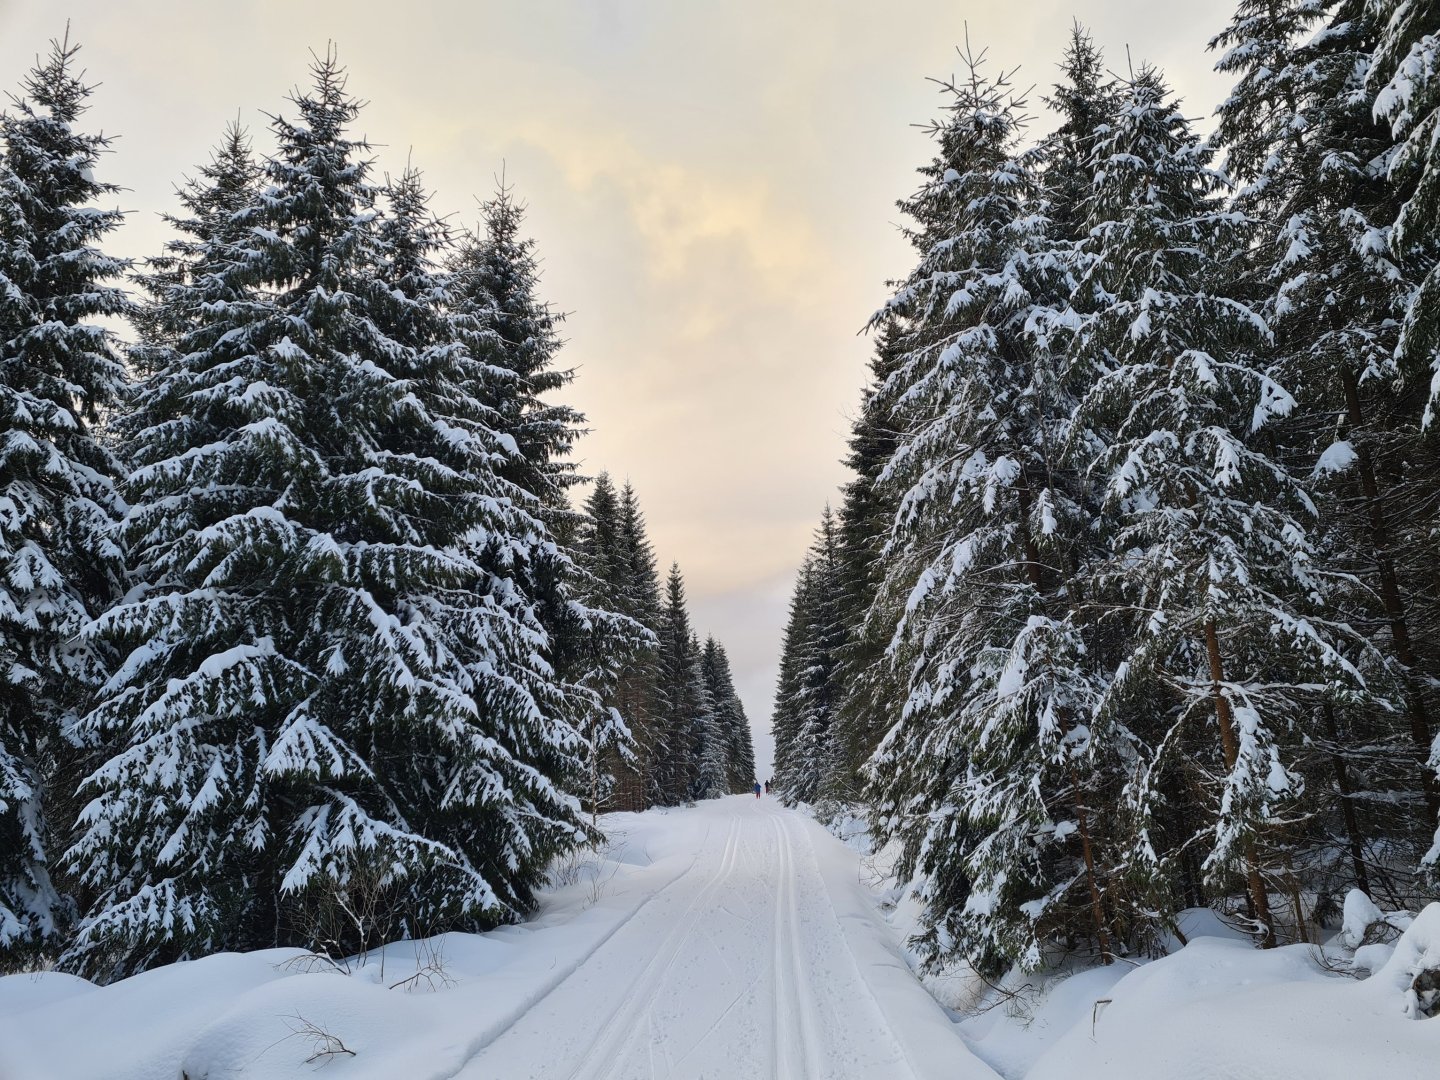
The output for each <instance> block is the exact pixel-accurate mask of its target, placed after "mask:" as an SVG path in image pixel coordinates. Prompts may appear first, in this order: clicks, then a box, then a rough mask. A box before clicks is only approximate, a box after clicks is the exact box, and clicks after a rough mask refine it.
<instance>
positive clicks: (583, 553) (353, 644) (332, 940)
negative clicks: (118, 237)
mask: <svg viewBox="0 0 1440 1080" xmlns="http://www.w3.org/2000/svg"><path fill="white" fill-rule="evenodd" d="M76 53H77V49H76V48H75V47H74V46H73V45H71V44H70V43H69V41H68V37H67V39H66V40H65V41H64V42H61V43H57V44H55V45H54V47H53V48H52V50H51V52H50V53H49V55H48V56H47V57H45V58H44V59H43V60H41V61H40V62H39V64H38V66H37V67H36V68H35V70H33V71H32V72H31V73H30V74H29V76H28V77H27V78H26V79H25V80H24V82H23V84H22V86H21V87H20V88H19V91H18V92H17V93H16V94H15V95H14V97H13V98H12V102H11V105H10V106H9V107H8V108H7V109H6V110H5V111H4V113H3V114H0V971H3V970H7V969H20V968H25V967H30V966H35V965H40V964H45V963H50V962H54V963H58V964H59V965H60V966H61V967H62V968H65V969H67V970H73V971H78V972H83V973H85V974H86V975H88V976H90V977H92V978H98V979H101V980H106V979H113V978H117V977H121V976H124V975H127V974H130V973H133V972H136V971H140V970H143V969H145V968H147V967H150V966H153V965H155V964H159V963H165V962H169V961H173V960H178V959H184V958H188V957H195V956H200V955H204V954H206V953H210V952H215V951H218V950H229V949H249V948H259V947H266V946H272V945H300V946H303V947H306V948H312V949H316V950H319V951H322V952H327V953H329V954H330V955H341V956H343V955H345V954H346V952H348V951H353V950H355V949H364V948H366V947H368V946H371V945H373V944H376V943H379V942H382V941H386V940H391V939H395V938H399V937H413V936H421V935H425V934H431V933H435V932H439V931H443V930H448V929H484V928H486V927H491V926H494V925H496V924H498V923H502V922H508V921H513V920H515V919H518V918H520V917H522V916H524V915H525V914H526V913H527V912H528V911H529V910H530V909H531V907H532V905H533V902H534V898H535V891H536V889H537V887H539V886H540V885H541V884H542V883H543V881H544V877H545V873H546V868H547V866H548V865H549V864H550V863H551V861H552V860H553V859H554V858H555V857H556V856H557V855H561V854H564V853H565V852H567V851H570V850H572V849H574V848H576V847H577V846H580V845H584V844H588V843H590V842H592V841H594V840H596V839H597V838H598V836H599V832H598V830H597V827H596V821H595V816H594V815H595V814H596V813H597V812H598V811H602V810H608V809H631V810H640V809H644V808H646V807H649V806H654V805H676V804H680V803H685V802H688V801H691V800H695V799H703V798H709V797H713V796H717V795H722V794H726V793H729V792H733V791H739V790H747V789H748V788H749V786H750V785H751V783H752V782H753V773H754V762H753V753H752V750H751V743H750V733H749V727H748V722H747V720H746V717H745V714H744V710H743V709H742V708H741V705H740V702H739V699H738V698H737V696H736V694H735V689H734V686H733V684H732V680H731V674H730V668H729V663H728V660H727V658H726V654H725V650H724V648H723V647H722V646H721V645H720V644H719V643H718V642H716V641H714V640H713V639H711V640H707V641H704V642H702V641H701V640H700V638H699V637H698V636H697V634H696V632H695V631H694V629H692V626H691V618H690V614H689V612H688V609H687V605H686V597H685V587H684V582H683V579H682V577H681V575H680V571H679V568H678V567H672V569H671V570H670V573H669V577H668V579H667V580H666V581H665V582H664V583H663V585H662V582H661V581H660V578H659V575H658V574H657V570H656V560H655V555H654V552H653V549H652V547H651V544H650V542H649V539H648V537H647V533H646V525H645V519H644V515H643V513H642V512H641V509H640V505H639V501H638V498H637V496H636V494H635V492H634V491H633V490H632V489H631V488H630V487H629V486H628V485H626V486H625V487H623V488H621V489H619V490H617V488H616V486H615V485H614V484H613V483H612V482H611V481H610V479H609V478H608V477H607V476H604V475H602V476H599V477H598V478H595V479H594V480H593V482H591V481H588V480H587V479H586V478H584V477H582V476H581V475H580V474H579V473H578V471H577V469H576V466H575V465H574V463H573V460H572V457H571V451H572V448H573V446H574V444H575V441H576V439H577V438H578V437H579V436H580V434H581V431H582V428H581V425H582V424H583V418H582V417H581V416H579V415H578V414H577V413H576V412H575V411H574V410H573V409H570V408H568V407H566V406H565V405H564V404H562V403H560V402H558V401H557V400H556V395H557V394H560V393H563V391H564V388H565V387H566V386H567V384H568V383H569V382H570V381H571V378H572V373H571V372H570V371H569V370H567V369H566V368H565V367H564V366H562V365H561V363H560V353H561V345H562V341H561V338H560V336H559V323H560V316H559V315H558V314H557V313H556V312H555V311H553V310H552V309H551V308H550V307H549V306H548V305H547V304H546V303H545V301H544V300H542V298H541V296H540V281H539V269H538V261H537V256H536V253H535V250H534V245H533V243H532V242H531V241H530V240H529V239H528V238H527V237H526V233H525V228H524V214H523V207H522V204H521V203H520V202H518V201H517V199H516V198H515V196H514V194H513V193H512V191H511V190H510V189H509V188H507V187H504V186H503V185H502V186H501V187H500V189H499V190H497V191H496V192H495V194H494V195H493V197H491V198H490V199H488V200H486V201H484V202H483V203H482V204H481V207H480V218H481V221H480V224H479V225H478V226H477V227H476V228H475V229H474V230H473V231H471V230H463V229H456V228H454V227H453V226H451V225H450V224H448V223H447V221H446V219H444V218H442V217H440V216H438V215H437V214H435V213H434V212H433V211H432V210H431V208H430V197H429V194H428V192H427V190H426V187H425V184H424V181H423V179H422V177H421V174H420V173H419V172H418V171H417V170H415V169H413V168H410V167H407V168H406V169H405V170H404V171H402V172H400V173H398V174H397V175H393V176H392V175H390V174H388V173H385V174H382V173H381V172H380V171H379V169H378V166H377V163H376V161H375V158H374V156H373V155H372V152H371V149H370V147H369V146H368V145H367V144H366V142H365V141H364V140H363V139H362V138H360V137H359V136H357V135H356V134H355V133H354V131H355V125H356V122H357V118H358V116H359V112H360V104H359V102H358V100H357V99H356V98H355V97H353V96H352V95H351V94H350V93H349V91H348V90H347V88H346V78H345V73H344V70H343V69H342V68H341V67H340V66H339V64H338V62H337V60H336V57H335V55H334V54H333V52H332V53H329V54H327V55H325V56H323V57H320V58H318V59H317V60H316V61H315V64H314V66H313V70H312V71H311V79H310V82H309V85H308V86H307V87H305V88H304V89H302V90H297V91H296V92H295V94H294V96H293V97H292V98H291V99H290V101H289V103H288V106H287V107H286V108H285V109H284V111H283V115H277V116H276V117H274V119H273V121H272V123H271V125H270V132H269V145H268V148H266V149H265V150H264V151H263V152H257V151H256V149H255V148H254V146H253V144H252V140H251V138H250V136H249V135H248V134H247V133H246V132H245V131H244V130H242V129H240V128H239V127H238V126H235V127H231V128H230V129H229V130H227V131H226V132H225V133H224V134H223V137H222V138H221V140H220V142H219V145H218V147H217V148H216V149H215V151H214V153H213V156H212V158H211V159H210V160H209V161H208V162H207V163H205V164H204V165H202V166H200V167H199V169H198V171H197V172H196V174H195V175H194V177H192V178H188V179H185V180H184V182H183V183H182V185H181V186H180V188H179V189H178V193H177V194H178V200H177V203H176V206H175V209H174V211H173V214H172V215H171V216H170V217H169V218H168V223H169V225H170V226H171V229H172V233H173V239H172V240H171V241H170V242H169V243H168V244H167V245H166V247H165V250H164V251H163V252H160V253H158V254H156V255H155V256H154V257H153V258H150V259H147V260H144V261H142V262H134V263H132V262H130V261H127V260H125V259H122V258H119V257H117V256H115V255H114V254H109V253H107V251H106V245H107V244H109V243H112V242H113V236H112V234H113V233H114V231H115V230H116V229H117V228H118V227H119V226H120V224H121V222H122V211H121V210H119V209H105V208H103V205H102V204H107V203H110V202H111V201H113V199H114V198H115V197H116V196H117V195H118V194H119V189H117V188H116V187H115V186H113V185H111V184H108V183H106V182H105V181H104V180H102V179H99V178H98V175H99V174H100V173H101V172H102V166H103V164H104V158H105V155H106V154H107V152H109V150H110V140H109V139H108V138H107V137H104V136H101V135H98V134H90V133H86V131H85V129H84V127H83V122H82V117H83V114H84V112H85V109H86V105H87V101H88V100H89V98H90V96H91V94H92V90H91V88H90V87H89V86H87V84H86V83H85V82H84V80H83V75H82V73H81V72H80V71H79V70H78V67H77V60H76ZM587 483H588V484H589V487H588V493H587V495H586V497H585V498H584V499H583V505H576V503H577V501H579V500H578V496H579V493H580V492H582V491H586V490H587V489H586V487H585V485H586V484H587Z"/></svg>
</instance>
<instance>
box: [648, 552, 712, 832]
mask: <svg viewBox="0 0 1440 1080" xmlns="http://www.w3.org/2000/svg"><path fill="white" fill-rule="evenodd" d="M659 638H660V649H659V656H658V659H657V665H656V666H657V669H658V675H659V680H658V688H657V689H658V693H657V696H658V698H659V702H658V706H659V725H658V726H659V728H660V733H661V743H662V745H661V746H660V747H658V748H657V749H658V750H659V751H660V753H659V756H658V757H657V758H656V760H655V763H654V767H653V768H654V774H655V777H654V786H655V801H656V802H658V803H660V804H661V805H663V806H678V805H680V804H681V803H683V802H685V801H687V800H689V799H691V798H694V792H695V789H696V782H697V779H698V777H699V767H700V761H699V760H698V759H697V757H696V750H697V749H698V748H699V746H700V739H701V738H702V737H703V733H704V729H705V726H706V725H707V724H708V718H709V708H708V705H709V703H708V702H707V701H706V698H705V693H704V689H705V683H704V675H703V673H702V671H701V669H700V650H699V643H698V642H697V641H696V640H695V635H694V633H693V632H692V631H691V629H690V612H689V610H688V609H687V608H686V605H685V580H684V578H683V577H682V576H681V574H680V567H679V565H678V564H674V563H672V564H671V566H670V574H669V577H668V578H667V579H666V583H665V603H664V607H663V609H662V611H661V618H660V634H659Z"/></svg>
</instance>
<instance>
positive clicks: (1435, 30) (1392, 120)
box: [1369, 0, 1440, 428]
mask: <svg viewBox="0 0 1440 1080" xmlns="http://www.w3.org/2000/svg"><path fill="white" fill-rule="evenodd" d="M1369 8H1370V12H1371V14H1372V16H1373V17H1374V18H1375V19H1376V20H1377V21H1378V22H1379V23H1380V26H1381V31H1380V36H1379V40H1378V42H1377V43H1376V48H1375V52H1374V58H1373V62H1372V66H1371V70H1370V78H1371V85H1372V88H1374V90H1375V92H1376V97H1375V115H1376V116H1377V117H1379V118H1382V119H1384V120H1387V121H1388V122H1389V124H1390V129H1391V132H1392V134H1393V135H1394V137H1395V139H1396V147H1395V150H1394V153H1393V154H1392V155H1390V156H1389V157H1388V160H1387V161H1386V165H1387V166H1388V169H1389V175H1390V179H1391V181H1392V182H1393V183H1394V184H1395V185H1396V186H1397V187H1398V189H1399V196H1400V206H1399V212H1398V213H1397V215H1396V217H1395V220H1394V222H1393V225H1392V228H1391V231H1390V246H1391V250H1392V251H1393V252H1394V254H1395V256H1396V258H1397V260H1398V261H1399V262H1400V264H1401V265H1402V266H1403V267H1404V269H1405V271H1406V275H1407V277H1408V278H1409V280H1411V281H1413V282H1415V283H1416V284H1415V286H1414V288H1413V290H1412V291H1411V293H1410V295H1409V296H1408V297H1407V298H1406V311H1405V323H1404V326H1403V327H1402V330H1401V334H1400V341H1399V344H1398V347H1397V355H1398V357H1399V359H1400V361H1401V365H1402V372H1403V374H1404V375H1405V376H1406V377H1407V378H1411V379H1414V380H1415V381H1416V382H1419V383H1420V384H1421V385H1426V384H1428V396H1426V397H1425V399H1424V400H1425V404H1424V411H1423V416H1422V423H1423V425H1424V426H1425V427H1427V428H1428V427H1429V426H1430V425H1431V424H1432V423H1433V422H1434V420H1435V417H1436V409H1437V406H1440V224H1437V219H1440V145H1437V143H1440V9H1437V8H1436V6H1435V5H1434V4H1433V3H1430V2H1428V0H1369Z"/></svg>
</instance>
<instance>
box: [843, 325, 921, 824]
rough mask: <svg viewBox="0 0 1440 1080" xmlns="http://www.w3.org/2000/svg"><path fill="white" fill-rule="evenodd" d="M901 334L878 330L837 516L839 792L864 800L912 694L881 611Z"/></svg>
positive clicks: (889, 617)
mask: <svg viewBox="0 0 1440 1080" xmlns="http://www.w3.org/2000/svg"><path fill="white" fill-rule="evenodd" d="M898 336H899V335H898V332H897V330H896V328H895V324H894V322H893V321H891V320H886V321H885V322H883V323H882V324H881V325H880V327H879V328H878V329H877V331H876V333H875V349H874V352H873V354H872V355H871V358H870V383H869V385H868V386H867V387H866V389H865V393H864V396H863V398H862V400H861V404H860V411H859V413H858V414H857V416H856V417H855V421H854V423H853V424H852V426H851V433H850V443H849V447H850V453H849V455H848V456H847V457H846V458H845V465H846V467H847V468H849V469H850V470H851V471H852V472H853V473H854V474H855V475H854V477H853V478H852V479H851V480H849V481H848V482H847V483H846V484H845V485H844V487H843V488H842V489H841V501H840V509H839V511H838V513H837V517H838V522H837V526H836V528H837V537H836V551H837V558H838V560H839V576H840V590H841V614H840V618H841V622H842V623H843V625H844V627H845V643H844V646H843V647H842V649H841V650H840V668H839V671H838V672H837V676H836V677H837V680H838V683H839V687H840V701H839V705H838V707H837V710H836V719H835V725H836V731H835V739H836V755H837V771H836V775H835V776H834V777H833V778H832V781H833V784H834V786H835V789H836V794H837V795H843V793H845V792H850V793H851V794H852V798H858V795H859V790H860V785H861V777H860V769H861V767H862V766H863V765H864V763H865V762H866V761H867V760H868V759H869V757H870V755H871V753H872V752H874V750H875V747H876V745H877V744H878V743H879V742H880V738H881V736H882V735H883V734H884V733H885V732H886V731H887V730H888V729H889V727H890V725H891V723H892V722H893V718H894V717H896V716H898V715H899V713H900V707H901V706H902V705H903V704H904V701H905V694H904V690H903V688H902V686H901V685H900V683H899V682H898V681H897V679H896V678H895V671H894V669H893V668H892V666H891V665H890V664H889V662H888V661H886V659H885V648H886V646H887V645H889V643H890V636H891V633H892V632H893V629H894V626H895V618H896V613H895V612H891V611H886V612H883V613H881V612H874V615H873V617H871V612H872V610H873V607H874V604H875V599H876V596H877V594H878V592H879V588H880V581H881V578H882V576H883V573H884V562H883V560H882V559H881V551H882V550H883V549H884V546H885V537H886V536H887V535H888V533H889V528H890V522H891V520H892V519H893V518H894V516H895V507H894V506H893V505H891V504H890V503H889V502H888V501H882V499H881V498H880V496H879V494H878V492H877V490H876V480H877V479H878V478H879V476H880V473H881V472H882V471H883V470H884V468H885V466H886V465H887V464H889V461H890V456H891V455H892V454H893V453H894V452H895V445H896V441H897V433H896V431H895V430H894V428H893V427H892V425H891V423H890V420H889V417H888V416H886V415H885V408H884V404H883V402H882V399H881V396H880V391H881V389H882V388H883V387H884V385H885V382H886V380H887V379H889V377H890V374H891V373H892V372H893V371H894V370H895V362H896V342H897V339H898Z"/></svg>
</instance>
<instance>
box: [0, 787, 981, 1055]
mask: <svg viewBox="0 0 1440 1080" xmlns="http://www.w3.org/2000/svg"><path fill="white" fill-rule="evenodd" d="M608 827H609V831H610V833H611V836H612V845H611V851H610V852H609V857H608V859H607V860H605V861H603V862H597V863H595V864H593V865H591V866H588V867H587V866H585V865H581V866H578V867H577V868H576V869H575V874H574V876H575V877H576V878H577V879H578V880H576V881H575V882H574V883H573V884H571V885H569V886H568V887H566V888H562V889H559V890H557V891H556V892H555V893H553V894H552V895H551V896H550V897H549V898H548V900H547V907H546V910H545V911H543V912H542V913H541V915H540V917H539V918H538V919H537V920H536V921H535V922H534V923H532V924H530V925H528V926H525V927H512V928H506V929H503V930H500V931H497V932H496V933H493V934H487V935H480V936H476V935H463V934H452V935H446V936H445V937H443V938H439V939H435V941H434V943H433V947H417V945H416V944H415V943H400V944H397V945H394V946H391V947H390V948H388V949H387V950H385V951H384V952H383V953H377V954H372V955H371V956H369V957H367V958H366V960H365V962H364V963H363V964H359V965H352V966H351V970H350V971H349V973H341V972H336V971H326V970H315V968H316V965H315V964H314V963H313V962H309V961H307V960H305V959H304V958H303V957H302V958H300V960H299V961H298V962H297V955H298V954H296V953H295V952H294V951H293V950H272V951H270V952H264V953H253V954H248V955H245V956H235V955H228V956H218V957H211V958H207V959H205V960H201V961H196V962H193V963H186V964H176V965H172V966H171V967H168V968H162V969H159V970H156V971H152V972H148V973H146V974H145V975H142V976H139V977H136V978H133V979H128V980H125V981H124V982H121V983H117V984H115V985H113V986H109V987H103V988H98V989H97V988H93V987H91V986H90V985H89V984H87V983H84V982H81V981H79V980H74V979H71V978H69V977H68V976H61V975H45V976H41V977H39V978H38V979H37V978H36V977H32V976H12V977H10V978H7V979H0V1076H3V1077H4V1078H5V1080H41V1078H44V1080H82V1078H83V1080H91V1078H99V1077H105V1078H107V1080H109V1078H114V1080H127V1078H128V1080H151V1078H154V1080H175V1077H177V1076H179V1075H180V1074H181V1070H182V1069H183V1070H184V1072H185V1074H186V1075H188V1076H189V1077H190V1080H202V1078H205V1080H221V1078H238V1077H277V1078H278V1077H290V1076H313V1075H314V1071H315V1068H316V1067H317V1065H322V1064H323V1065H324V1067H325V1073H326V1075H330V1076H334V1077H367V1078H372V1077H373V1078H382V1077H384V1078H392V1077H398V1076H405V1077H409V1078H415V1080H426V1078H437V1080H438V1078H441V1077H445V1078H449V1077H459V1078H464V1080H485V1078H502V1077H503V1078H504V1080H522V1078H525V1077H534V1078H545V1080H550V1078H558V1080H572V1078H573V1080H581V1078H584V1080H601V1078H610V1080H622V1078H627V1077H645V1078H650V1077H673V1078H676V1080H681V1078H695V1080H699V1078H709V1080H724V1078H730V1077H739V1076H745V1077H777V1078H784V1080H803V1078H815V1080H820V1078H825V1080H829V1078H836V1080H840V1078H844V1080H851V1078H854V1080H910V1078H917V1080H930V1078H935V1080H939V1078H940V1077H946V1078H949V1080H993V1078H994V1077H995V1076H996V1074H995V1073H994V1072H993V1071H992V1070H991V1069H990V1068H989V1067H988V1066H986V1065H984V1064H982V1063H981V1062H980V1061H979V1060H978V1059H977V1058H975V1057H974V1056H972V1055H971V1054H970V1053H969V1051H968V1050H967V1049H966V1048H965V1046H964V1044H963V1043H962V1042H961V1040H960V1038H959V1036H958V1035H957V1034H956V1032H955V1029H954V1027H953V1026H952V1025H951V1024H950V1022H949V1021H948V1019H947V1018H946V1016H945V1014H944V1013H943V1012H942V1011H941V1010H940V1008H939V1007H938V1006H937V1005H936V1004H935V1003H934V1001H933V1000H931V998H930V997H929V996H928V995H927V994H926V992H925V991H924V989H923V988H922V987H921V986H920V984H919V983H918V982H916V981H915V979H914V976H913V975H912V974H911V972H910V970H909V969H908V967H907V966H906V964H905V961H904V959H903V958H902V955H901V953H900V951H899V949H898V947H897V945H896V943H895V941H894V935H893V932H892V931H891V930H890V929H889V928H888V927H887V926H885V925H884V923H883V922H881V920H880V919H879V917H878V915H877V914H876V911H875V908H874V906H873V902H872V900H871V898H870V897H869V896H868V895H867V894H866V892H865V891H864V889H863V887H862V886H861V885H860V884H859V883H858V873H857V870H858V866H857V856H856V855H855V854H854V853H853V852H851V851H850V850H849V849H847V848H846V847H844V846H843V845H842V844H840V843H839V842H838V841H836V840H835V839H834V838H833V837H831V836H830V835H829V834H828V833H826V832H825V831H824V830H822V829H821V828H820V827H819V826H817V825H816V824H815V823H814V822H813V821H811V820H809V819H808V818H806V817H803V816H801V815H799V814H796V813H794V812H791V811H787V810H784V809H782V808H780V807H779V806H777V805H776V804H775V803H774V802H773V801H772V800H768V799H766V800H755V799H752V798H750V797H748V796H742V797H738V798H729V799H722V800H717V801H713V802H708V803H703V804H701V805H700V806H698V807H696V808H694V809H693V810H683V811H671V812H666V813H654V812H652V813H649V814H644V815H628V814H627V815H614V816H612V817H611V818H610V819H608ZM596 874H598V876H599V880H598V881H595V880H593V879H594V876H595V875H596ZM382 962H383V967H382ZM411 976H414V977H413V978H412V977H411ZM406 979H408V981H405V982H401V980H406ZM397 983H399V985H398V986H397V985H396V984H397ZM392 987H393V988H392ZM82 1030H83V1031H85V1032H86V1033H87V1035H86V1038H85V1039H83V1040H77V1039H75V1038H74V1033H75V1032H76V1031H82ZM326 1036H333V1038H334V1039H335V1040H336V1041H335V1042H334V1043H330V1042H328V1041H327V1040H326ZM340 1047H343V1050H344V1051H353V1053H345V1052H342V1051H341V1050H340ZM327 1050H329V1051H334V1052H332V1053H328V1054H327V1053H325V1052H326V1051H327ZM316 1055H320V1056H319V1057H317V1056H316ZM307 1059H313V1060H308V1061H307Z"/></svg>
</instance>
